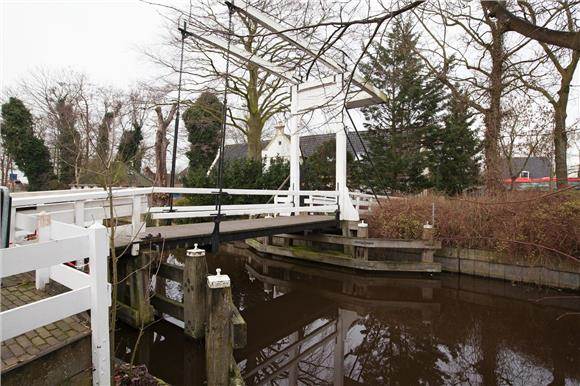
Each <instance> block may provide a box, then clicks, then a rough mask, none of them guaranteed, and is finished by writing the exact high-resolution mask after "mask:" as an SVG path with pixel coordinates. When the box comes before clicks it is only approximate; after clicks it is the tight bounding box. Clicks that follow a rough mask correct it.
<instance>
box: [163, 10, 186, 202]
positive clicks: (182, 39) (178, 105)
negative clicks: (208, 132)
mask: <svg viewBox="0 0 580 386" xmlns="http://www.w3.org/2000/svg"><path fill="white" fill-rule="evenodd" d="M178 30H179V32H181V57H180V59H179V82H178V83H177V103H176V106H175V129H174V133H173V154H172V155H171V179H170V183H169V185H170V186H171V187H172V188H173V187H175V163H176V160H177V134H178V133H179V107H180V104H181V78H182V76H183V51H184V46H185V37H186V36H187V32H186V31H187V22H185V21H184V22H183V28H179V27H178ZM158 172H159V171H158ZM163 172H164V173H165V171H163ZM169 211H170V212H173V193H169Z"/></svg>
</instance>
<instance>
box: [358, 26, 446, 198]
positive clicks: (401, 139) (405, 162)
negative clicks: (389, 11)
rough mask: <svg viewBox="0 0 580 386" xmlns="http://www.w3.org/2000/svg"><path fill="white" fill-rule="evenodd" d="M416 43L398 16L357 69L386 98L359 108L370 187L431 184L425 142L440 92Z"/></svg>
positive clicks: (402, 187) (410, 188) (435, 116)
mask: <svg viewBox="0 0 580 386" xmlns="http://www.w3.org/2000/svg"><path fill="white" fill-rule="evenodd" d="M417 39H418V35H417V34H416V33H414V32H413V27H412V23H411V21H410V20H409V19H401V18H398V19H396V20H395V22H394V25H393V28H392V30H391V31H390V32H389V33H388V35H387V37H386V39H385V43H384V45H378V44H376V45H374V46H373V50H372V52H371V55H370V56H371V58H370V60H369V61H367V62H366V63H364V64H363V65H362V66H361V70H362V71H363V73H365V75H366V76H367V77H368V79H369V80H370V81H371V82H372V83H373V84H374V85H375V86H377V87H378V88H380V89H381V90H383V91H384V92H385V94H386V96H387V102H386V103H384V104H381V105H376V106H372V107H368V108H365V109H364V110H363V112H364V114H365V117H366V119H367V121H368V123H367V124H366V126H367V128H368V129H369V135H368V141H369V146H368V147H369V153H370V156H371V157H372V159H373V161H374V165H375V170H374V171H370V170H369V171H368V174H369V176H373V175H378V176H380V177H378V178H375V179H374V184H375V186H377V187H380V188H382V189H385V188H387V189H391V190H396V191H402V192H413V191H419V190H421V189H424V188H427V187H429V184H430V181H429V178H428V176H427V174H426V167H427V166H428V157H427V152H426V149H425V147H424V139H425V136H426V134H427V133H428V132H429V131H431V130H434V129H435V128H436V127H437V125H438V121H439V118H438V115H440V111H441V100H442V91H441V90H442V88H441V86H440V85H439V84H438V83H437V82H436V81H435V80H434V79H432V78H430V77H429V75H428V72H427V70H426V69H425V65H424V64H423V62H422V60H421V58H420V57H419V56H418V55H417V54H416V47H417Z"/></svg>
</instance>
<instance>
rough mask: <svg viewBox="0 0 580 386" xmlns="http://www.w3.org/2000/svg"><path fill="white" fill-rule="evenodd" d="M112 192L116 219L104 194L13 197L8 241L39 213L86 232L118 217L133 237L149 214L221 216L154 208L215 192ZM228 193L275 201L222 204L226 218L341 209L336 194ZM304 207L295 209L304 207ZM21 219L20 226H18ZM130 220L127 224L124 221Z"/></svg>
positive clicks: (119, 229) (202, 209) (204, 208)
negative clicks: (165, 200)
mask: <svg viewBox="0 0 580 386" xmlns="http://www.w3.org/2000/svg"><path fill="white" fill-rule="evenodd" d="M112 193H113V199H112V201H113V215H112V216H111V211H110V207H109V204H110V199H109V193H108V192H107V191H105V190H102V189H101V190H98V189H90V190H70V191H58V192H34V193H29V194H28V193H20V194H14V195H13V196H12V209H11V210H12V212H11V229H10V240H11V242H12V243H14V242H19V241H20V240H21V239H22V238H23V237H26V236H27V235H28V234H29V233H30V232H29V230H27V229H19V228H18V226H17V223H22V222H23V221H25V220H24V219H23V218H22V217H21V215H22V214H24V215H27V214H32V213H39V212H41V211H44V212H48V213H50V214H51V217H52V219H53V221H59V222H62V223H69V224H75V225H77V226H80V227H84V226H87V225H90V224H94V223H102V221H103V220H109V219H111V217H114V218H115V220H116V224H117V225H116V234H117V235H125V236H132V237H135V236H136V235H137V234H139V233H142V232H143V231H144V230H145V229H144V227H145V224H144V222H143V219H142V216H143V215H144V214H148V215H149V216H150V218H152V219H179V218H203V217H211V216H214V215H216V214H217V210H216V207H215V205H201V206H174V207H173V211H169V207H150V206H149V202H150V197H149V196H151V195H152V194H169V193H172V194H176V195H215V194H217V193H218V189H216V188H168V187H153V188H117V189H114V190H113V191H112ZM223 193H224V194H227V195H230V196H264V197H266V196H268V197H271V196H274V201H273V203H270V204H236V205H222V214H223V215H225V216H255V215H273V216H277V215H282V216H289V215H291V214H301V213H307V214H321V213H334V212H336V210H337V209H339V208H338V192H336V191H306V190H304V191H281V190H259V189H224V190H223ZM295 197H299V198H300V197H302V198H304V200H303V202H304V206H296V205H295V202H301V200H300V199H298V200H295V199H294V198H295ZM17 217H18V218H20V221H16V220H17ZM123 218H126V221H125V222H123V221H122V219H123ZM119 220H121V221H119Z"/></svg>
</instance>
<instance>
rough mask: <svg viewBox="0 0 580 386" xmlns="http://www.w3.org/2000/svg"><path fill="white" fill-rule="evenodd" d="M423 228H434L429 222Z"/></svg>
mask: <svg viewBox="0 0 580 386" xmlns="http://www.w3.org/2000/svg"><path fill="white" fill-rule="evenodd" d="M423 228H425V229H431V228H433V225H431V224H429V223H427V224H425V225H423Z"/></svg>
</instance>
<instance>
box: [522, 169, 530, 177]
mask: <svg viewBox="0 0 580 386" xmlns="http://www.w3.org/2000/svg"><path fill="white" fill-rule="evenodd" d="M520 177H521V178H530V172H529V171H528V170H522V172H521V173H520Z"/></svg>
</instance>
